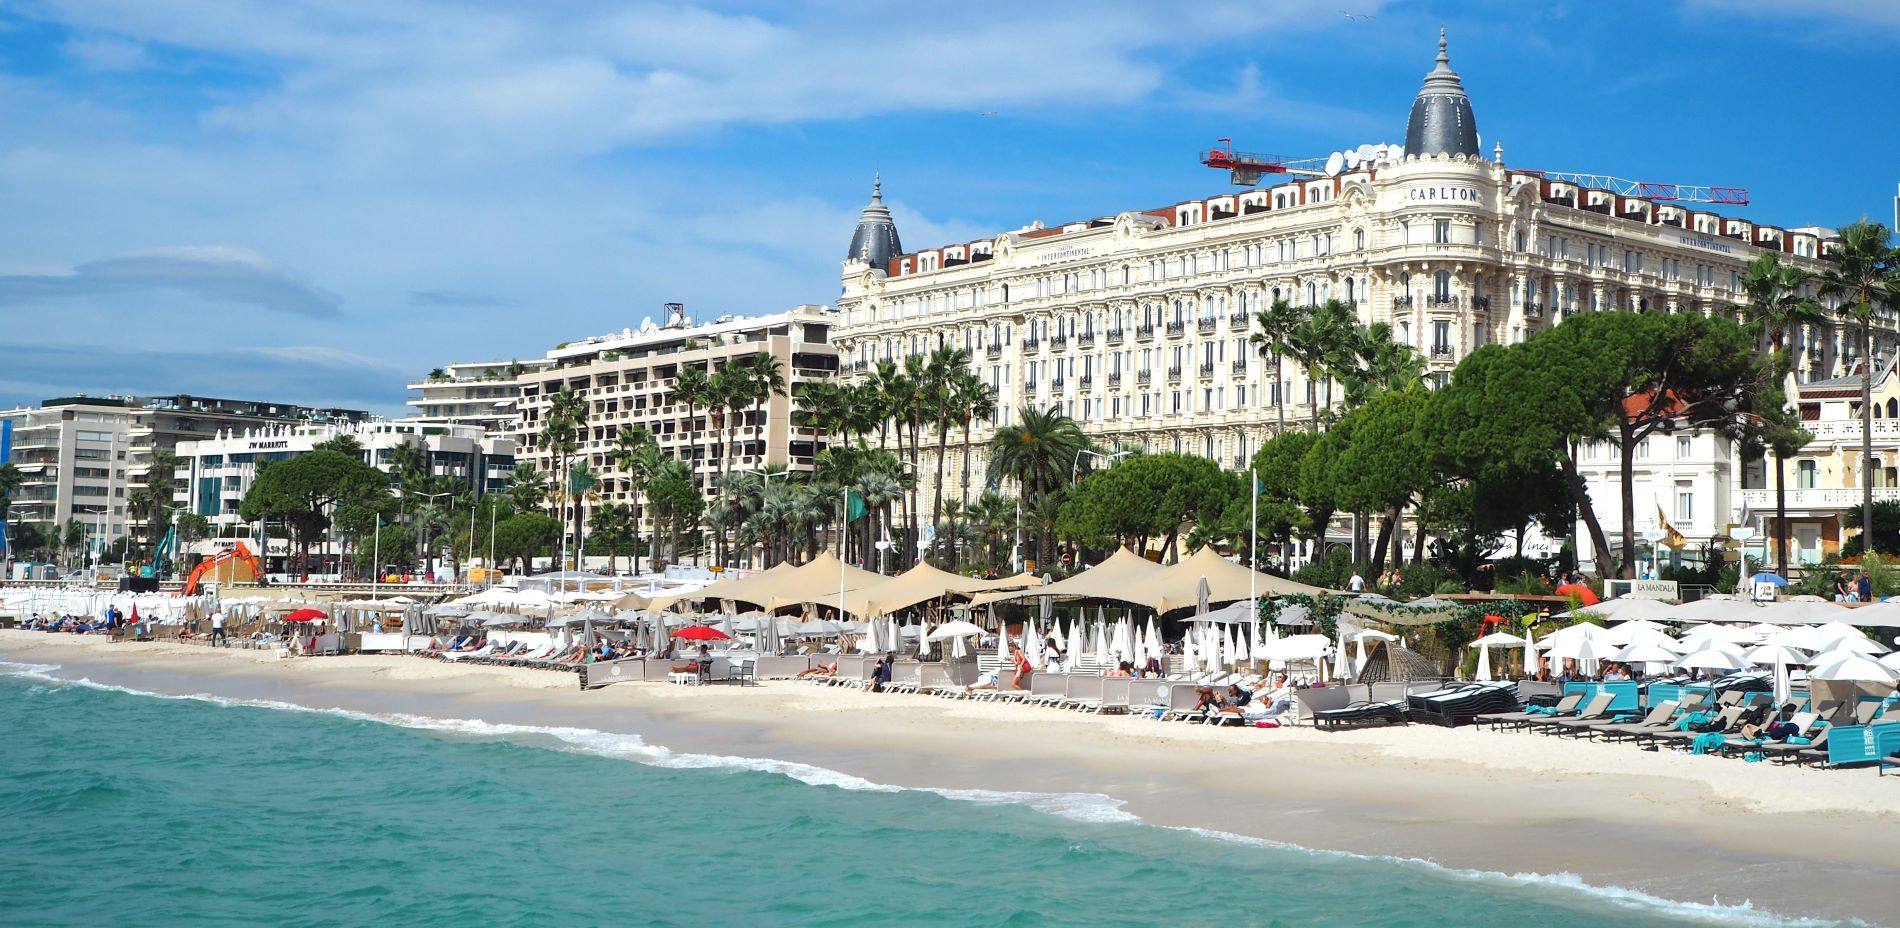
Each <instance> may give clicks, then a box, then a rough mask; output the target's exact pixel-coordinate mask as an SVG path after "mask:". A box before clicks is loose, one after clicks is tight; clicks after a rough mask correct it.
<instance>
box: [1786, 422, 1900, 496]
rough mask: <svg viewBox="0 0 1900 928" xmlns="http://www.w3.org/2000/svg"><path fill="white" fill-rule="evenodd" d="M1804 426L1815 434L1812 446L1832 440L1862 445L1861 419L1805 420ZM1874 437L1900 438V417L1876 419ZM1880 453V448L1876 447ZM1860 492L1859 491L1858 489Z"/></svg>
mask: <svg viewBox="0 0 1900 928" xmlns="http://www.w3.org/2000/svg"><path fill="white" fill-rule="evenodd" d="M1801 425H1802V427H1803V428H1805V429H1807V430H1808V431H1809V432H1812V433H1813V434H1814V444H1813V445H1810V446H1809V447H1810V448H1813V449H1817V450H1818V449H1819V448H1820V447H1821V446H1823V445H1826V444H1828V443H1830V442H1832V443H1839V444H1843V445H1847V446H1848V447H1851V448H1854V449H1859V447H1860V419H1858V418H1854V419H1834V420H1829V421H1825V422H1803V423H1801ZM1874 439H1875V440H1876V441H1882V442H1890V441H1897V440H1900V419H1875V420H1874ZM1875 451H1876V453H1878V451H1879V449H1878V448H1876V449H1875ZM1856 492H1858V491H1856Z"/></svg>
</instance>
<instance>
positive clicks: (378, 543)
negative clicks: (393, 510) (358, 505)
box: [356, 512, 383, 599]
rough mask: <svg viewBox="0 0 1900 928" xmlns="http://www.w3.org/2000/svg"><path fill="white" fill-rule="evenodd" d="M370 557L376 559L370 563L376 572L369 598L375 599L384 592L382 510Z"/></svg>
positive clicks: (378, 518) (378, 514) (359, 549)
mask: <svg viewBox="0 0 1900 928" xmlns="http://www.w3.org/2000/svg"><path fill="white" fill-rule="evenodd" d="M356 550H358V551H361V550H363V549H361V548H358V549H356ZM369 557H370V560H372V561H375V563H373V564H371V565H369V566H370V569H371V570H374V571H375V572H376V573H375V579H374V580H372V581H370V585H369V590H370V594H369V598H370V599H375V598H376V597H377V596H378V595H380V594H381V593H382V587H383V514H382V513H380V512H379V513H377V514H376V540H375V541H374V542H372V543H371V544H370V556H369Z"/></svg>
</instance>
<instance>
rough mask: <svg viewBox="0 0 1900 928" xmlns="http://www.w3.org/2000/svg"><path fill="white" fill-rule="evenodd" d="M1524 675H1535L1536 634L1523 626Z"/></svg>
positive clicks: (1528, 627)
mask: <svg viewBox="0 0 1900 928" xmlns="http://www.w3.org/2000/svg"><path fill="white" fill-rule="evenodd" d="M1524 676H1526V677H1536V676H1537V634H1536V633H1535V632H1532V631H1531V629H1530V626H1528V625H1526V626H1525V627H1524Z"/></svg>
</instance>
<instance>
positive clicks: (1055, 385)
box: [1049, 374, 1063, 392]
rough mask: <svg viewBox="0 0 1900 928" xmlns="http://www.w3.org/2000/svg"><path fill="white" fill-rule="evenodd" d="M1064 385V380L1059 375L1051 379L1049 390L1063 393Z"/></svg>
mask: <svg viewBox="0 0 1900 928" xmlns="http://www.w3.org/2000/svg"><path fill="white" fill-rule="evenodd" d="M1062 384H1063V380H1062V375H1061V374H1057V375H1055V376H1054V377H1051V378H1049V389H1051V390H1055V391H1058V392H1059V391H1061V389H1062Z"/></svg>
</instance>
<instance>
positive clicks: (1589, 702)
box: [1523, 693, 1615, 731]
mask: <svg viewBox="0 0 1900 928" xmlns="http://www.w3.org/2000/svg"><path fill="white" fill-rule="evenodd" d="M1604 697H1609V698H1608V699H1606V698H1604ZM1614 698H1615V697H1613V696H1610V694H1608V693H1598V694H1597V695H1595V696H1587V697H1585V699H1584V700H1583V702H1581V703H1578V704H1577V706H1576V707H1575V708H1573V709H1572V710H1570V712H1569V713H1567V714H1562V713H1560V714H1557V715H1547V716H1544V717H1543V718H1541V719H1537V720H1534V721H1530V722H1526V723H1525V724H1524V726H1523V727H1524V728H1526V729H1528V730H1530V731H1541V730H1543V729H1545V728H1548V727H1550V726H1551V725H1555V724H1557V723H1558V722H1568V721H1572V720H1574V719H1576V718H1577V717H1578V716H1580V715H1583V714H1584V713H1586V712H1591V711H1592V710H1594V711H1595V713H1596V714H1601V713H1602V712H1603V710H1604V708H1605V707H1607V706H1608V705H1609V704H1610V700H1611V699H1614Z"/></svg>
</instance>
